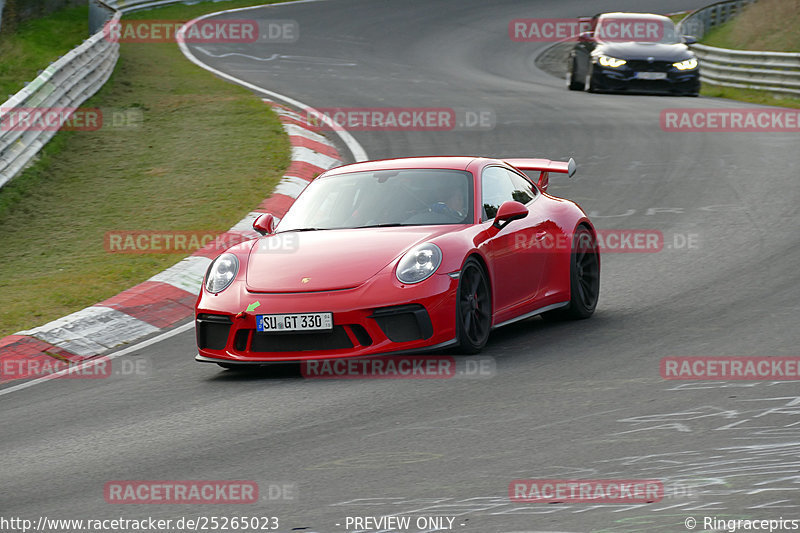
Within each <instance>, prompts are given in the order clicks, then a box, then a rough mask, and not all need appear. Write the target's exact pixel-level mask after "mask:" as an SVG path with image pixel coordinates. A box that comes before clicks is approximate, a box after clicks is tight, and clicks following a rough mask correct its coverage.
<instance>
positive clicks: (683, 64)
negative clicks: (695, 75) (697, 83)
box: [672, 58, 697, 70]
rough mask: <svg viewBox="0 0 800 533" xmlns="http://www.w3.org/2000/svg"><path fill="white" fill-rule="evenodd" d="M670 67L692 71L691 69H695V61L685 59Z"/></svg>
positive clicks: (693, 59)
mask: <svg viewBox="0 0 800 533" xmlns="http://www.w3.org/2000/svg"><path fill="white" fill-rule="evenodd" d="M672 66H673V67H675V68H676V69H678V70H692V69H693V68H697V59H695V58H691V59H685V60H683V61H678V62H677V63H673V64H672Z"/></svg>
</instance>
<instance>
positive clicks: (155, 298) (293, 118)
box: [0, 99, 342, 383]
mask: <svg viewBox="0 0 800 533" xmlns="http://www.w3.org/2000/svg"><path fill="white" fill-rule="evenodd" d="M264 101H265V102H266V103H268V104H270V105H272V106H273V107H274V109H275V111H276V112H277V113H278V115H279V117H280V119H281V122H282V123H283V127H284V130H285V131H286V133H287V134H288V135H289V140H290V141H291V144H292V162H291V164H290V166H289V168H288V169H287V171H286V173H285V174H284V176H283V178H282V179H281V181H280V182H279V183H278V185H277V186H276V187H275V190H274V191H273V193H272V195H271V196H270V197H269V198H267V199H265V200H264V201H263V202H261V204H259V206H258V207H257V208H256V209H254V210H253V211H252V212H250V213H248V214H247V216H245V217H244V218H243V219H242V220H241V221H239V222H238V223H237V224H236V225H234V226H233V227H232V228H231V229H230V230H228V231H227V232H225V233H224V234H222V235H221V236H220V237H222V238H225V237H228V236H230V237H236V238H237V239H236V241H234V242H239V241H241V240H243V238H242V237H244V238H255V237H258V234H257V233H256V232H255V231H254V230H253V229H252V224H253V220H255V219H256V217H258V216H259V215H260V214H261V213H264V212H269V213H272V214H273V215H275V216H276V217H278V218H281V217H283V215H284V214H285V213H286V211H287V210H288V209H289V206H291V205H292V203H293V202H294V200H295V198H297V195H299V194H300V192H302V190H303V189H304V188H305V187H306V186H307V185H308V183H309V182H311V181H312V180H313V179H314V178H316V177H317V176H318V175H319V174H321V173H322V172H324V171H326V170H328V169H330V168H333V167H336V166H339V165H341V164H342V161H341V156H340V155H339V152H338V151H337V150H336V148H335V147H334V145H333V144H332V143H331V142H330V141H329V140H328V139H326V138H325V137H324V136H322V135H320V134H319V133H317V132H315V131H313V130H314V127H313V126H311V125H309V124H308V123H307V122H306V121H305V120H304V119H303V117H302V115H300V114H299V113H296V112H294V111H293V110H291V109H289V108H287V107H285V106H282V105H280V104H277V103H275V102H272V101H270V100H267V99H265V100H264ZM220 252H221V250H219V249H218V248H217V247H216V246H215V244H214V243H211V244H209V245H208V246H206V247H205V248H203V249H201V250H198V251H197V252H195V253H194V254H192V255H190V256H189V257H186V258H185V259H183V260H182V261H180V262H179V263H177V264H176V265H173V266H172V267H170V268H168V269H166V270H164V271H163V272H160V273H158V274H156V275H155V276H153V277H152V278H150V279H148V280H147V281H145V282H143V283H140V284H139V285H136V286H135V287H132V288H130V289H128V290H126V291H123V292H121V293H119V294H117V295H116V296H113V297H112V298H109V299H108V300H105V301H103V302H99V303H97V304H95V305H93V306H91V307H87V308H85V309H81V310H80V311H77V312H75V313H72V314H70V315H67V316H65V317H62V318H59V319H57V320H54V321H52V322H49V323H48V324H45V325H43V326H39V327H36V328H33V329H30V330H26V331H20V332H18V333H16V334H14V335H9V336H7V337H4V338H2V339H0V383H3V382H6V381H11V380H13V379H20V378H27V377H37V376H35V375H28V374H26V373H25V372H24V370H23V371H17V372H16V373H13V375H7V374H9V373H7V372H4V370H5V368H6V367H8V366H9V365H11V366H13V367H14V368H15V369H20V368H22V369H24V368H25V367H26V366H27V367H29V368H40V367H43V366H44V367H47V366H48V364H49V365H52V363H53V362H54V361H55V360H59V361H61V362H62V363H64V364H72V363H78V362H80V361H83V360H85V359H90V358H92V357H97V356H100V355H102V354H103V353H105V352H107V351H108V350H111V349H113V348H115V347H118V346H120V345H123V344H128V343H131V342H134V341H136V340H138V339H141V338H143V337H146V336H149V335H152V334H154V333H156V332H158V331H161V330H164V329H167V328H170V327H172V326H174V325H176V324H177V323H179V322H182V321H185V320H186V319H187V318H190V317H192V316H193V315H194V304H195V301H196V300H197V295H198V294H199V292H200V284H201V283H202V280H203V276H204V275H205V272H206V270H207V269H208V265H209V264H210V263H211V261H212V260H213V259H214V258H215V257H216V256H217V255H219V254H220Z"/></svg>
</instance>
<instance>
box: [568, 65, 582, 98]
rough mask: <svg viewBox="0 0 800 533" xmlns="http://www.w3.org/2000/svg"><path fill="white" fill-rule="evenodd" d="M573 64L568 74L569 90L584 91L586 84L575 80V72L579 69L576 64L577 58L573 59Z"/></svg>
mask: <svg viewBox="0 0 800 533" xmlns="http://www.w3.org/2000/svg"><path fill="white" fill-rule="evenodd" d="M571 63H572V67H571V68H570V70H569V71H568V72H567V88H568V89H569V90H570V91H582V90H583V86H584V84H583V83H581V82H579V81H577V80H576V79H575V71H576V67H577V65H576V64H575V58H573V59H572V62H571Z"/></svg>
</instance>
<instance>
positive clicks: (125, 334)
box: [17, 305, 158, 356]
mask: <svg viewBox="0 0 800 533" xmlns="http://www.w3.org/2000/svg"><path fill="white" fill-rule="evenodd" d="M112 323H113V324H114V327H113V328H110V327H108V326H109V324H112ZM156 331H158V328H157V327H155V326H153V325H151V324H148V323H147V322H145V321H143V320H139V319H138V318H134V317H133V316H131V315H128V314H126V313H123V312H122V311H118V310H117V309H112V308H111V307H104V306H102V305H93V306H91V307H86V308H85V309H81V310H80V311H76V312H74V313H71V314H69V315H67V316H63V317H61V318H58V319H56V320H53V321H52V322H48V323H47V324H45V325H43V326H39V327H36V328H33V329H29V330H26V331H20V332H19V333H17V335H30V336H32V337H36V338H37V339H40V340H43V341H45V342H49V343H50V344H53V345H55V346H58V347H59V348H63V349H65V350H67V351H68V352H70V353H73V354H75V355H83V356H88V355H95V354H98V353H101V352H104V351H106V350H108V349H110V348H113V347H115V346H119V345H120V344H124V343H126V342H131V341H133V340H135V339H138V338H141V337H143V336H145V335H150V334H152V333H155V332H156Z"/></svg>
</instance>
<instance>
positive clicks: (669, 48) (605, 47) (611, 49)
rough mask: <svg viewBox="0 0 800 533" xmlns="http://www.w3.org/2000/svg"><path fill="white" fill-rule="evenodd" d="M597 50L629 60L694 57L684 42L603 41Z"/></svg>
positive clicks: (674, 59)
mask: <svg viewBox="0 0 800 533" xmlns="http://www.w3.org/2000/svg"><path fill="white" fill-rule="evenodd" d="M595 52H596V53H600V54H605V55H609V56H612V57H617V58H619V59H628V60H631V59H644V60H647V59H649V58H651V57H652V58H653V59H654V60H655V61H683V60H684V59H689V58H690V57H694V54H693V53H692V52H691V51H690V50H689V47H688V46H686V45H685V44H683V43H677V44H663V43H636V42H627V43H603V44H601V45H598V46H597V48H595Z"/></svg>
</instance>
